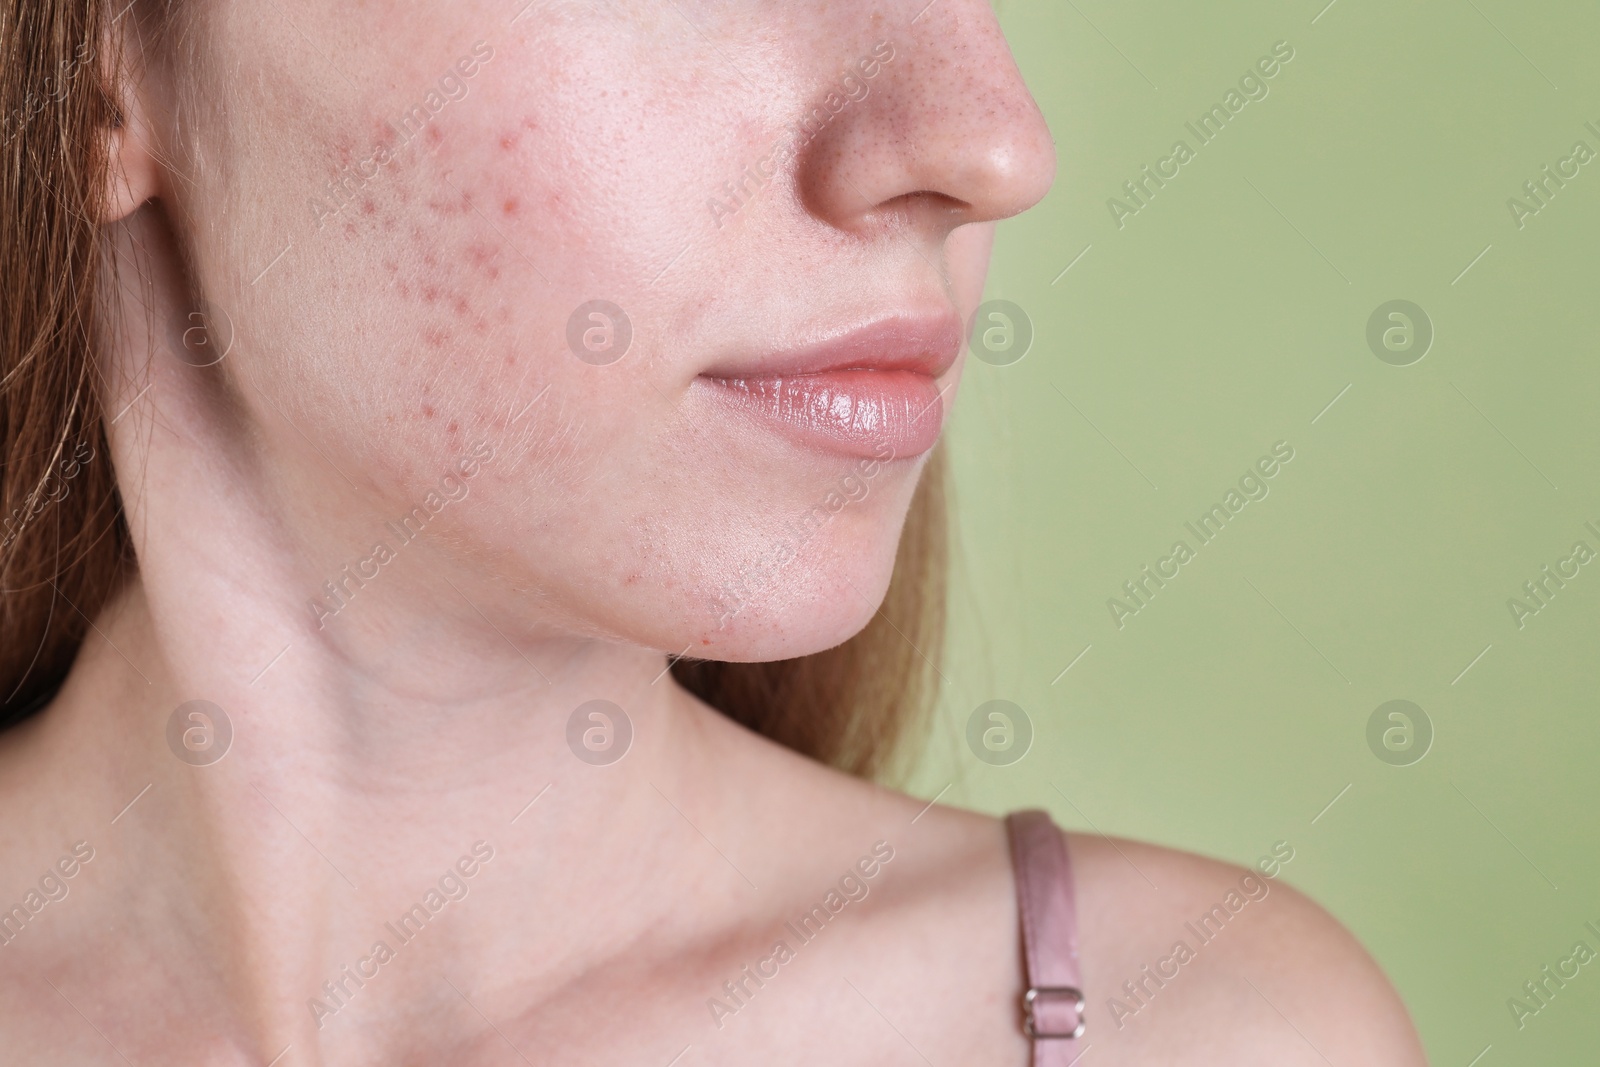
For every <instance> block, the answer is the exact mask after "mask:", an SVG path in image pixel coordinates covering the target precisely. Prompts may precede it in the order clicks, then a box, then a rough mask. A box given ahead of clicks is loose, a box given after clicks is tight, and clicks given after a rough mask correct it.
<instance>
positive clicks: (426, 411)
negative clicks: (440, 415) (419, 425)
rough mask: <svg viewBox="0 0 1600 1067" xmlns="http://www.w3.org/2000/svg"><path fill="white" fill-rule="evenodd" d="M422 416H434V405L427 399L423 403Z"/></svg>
mask: <svg viewBox="0 0 1600 1067" xmlns="http://www.w3.org/2000/svg"><path fill="white" fill-rule="evenodd" d="M422 417H423V418H425V419H431V418H433V405H432V404H429V403H427V402H426V401H424V402H423V405H422Z"/></svg>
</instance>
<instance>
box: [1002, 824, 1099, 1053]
mask: <svg viewBox="0 0 1600 1067" xmlns="http://www.w3.org/2000/svg"><path fill="white" fill-rule="evenodd" d="M1006 832H1007V835H1008V836H1009V837H1010V839H1011V864H1012V867H1013V868H1014V869H1015V871H1016V881H1017V910H1018V912H1019V913H1020V915H1021V918H1022V955H1023V966H1024V973H1025V975H1026V978H1027V982H1028V989H1027V992H1026V993H1024V994H1023V999H1022V1017H1023V1024H1022V1029H1023V1032H1024V1033H1025V1034H1027V1035H1028V1037H1029V1039H1030V1040H1031V1041H1032V1042H1033V1067H1068V1065H1069V1064H1071V1063H1072V1062H1073V1061H1074V1060H1075V1059H1076V1058H1077V1057H1078V1056H1079V1055H1081V1054H1082V1053H1081V1052H1080V1051H1079V1049H1078V1045H1079V1042H1078V1040H1077V1039H1078V1038H1080V1037H1082V1036H1083V1029H1084V1027H1083V1009H1084V1002H1083V984H1082V979H1081V978H1080V976H1079V971H1078V909H1077V904H1076V902H1075V900H1074V894H1073V888H1072V861H1071V859H1069V858H1068V856H1067V844H1066V838H1065V836H1064V835H1063V834H1062V833H1061V830H1060V829H1059V828H1057V826H1056V824H1055V823H1054V822H1052V821H1051V820H1050V816H1049V815H1048V814H1047V813H1045V812H1043V811H1019V812H1013V813H1012V814H1010V815H1008V816H1006Z"/></svg>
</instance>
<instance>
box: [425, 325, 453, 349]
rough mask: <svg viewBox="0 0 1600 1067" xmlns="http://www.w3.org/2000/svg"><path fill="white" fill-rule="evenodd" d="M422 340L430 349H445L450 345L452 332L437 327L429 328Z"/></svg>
mask: <svg viewBox="0 0 1600 1067" xmlns="http://www.w3.org/2000/svg"><path fill="white" fill-rule="evenodd" d="M422 340H423V341H424V342H426V343H427V346H428V347H429V348H443V347H445V345H447V344H449V343H450V331H449V330H441V329H440V328H439V327H437V326H429V327H428V328H427V329H425V330H423V331H422Z"/></svg>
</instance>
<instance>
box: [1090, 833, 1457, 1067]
mask: <svg viewBox="0 0 1600 1067" xmlns="http://www.w3.org/2000/svg"><path fill="white" fill-rule="evenodd" d="M1068 843H1069V848H1070V850H1071V853H1072V856H1073V860H1074V867H1075V872H1076V878H1077V883H1078V905H1079V908H1078V910H1079V917H1080V918H1079V924H1080V935H1079V936H1080V940H1081V953H1082V957H1083V969H1084V985H1085V987H1086V988H1085V994H1086V996H1087V998H1088V1001H1089V1004H1088V1025H1089V1033H1090V1035H1091V1037H1090V1040H1092V1042H1093V1043H1094V1045H1095V1046H1096V1051H1097V1052H1098V1053H1100V1056H1099V1057H1097V1058H1100V1062H1102V1063H1107V1062H1115V1063H1129V1064H1132V1063H1156V1062H1159V1063H1194V1064H1201V1063H1207V1064H1209V1063H1218V1064H1222V1063H1228V1064H1234V1063H1247V1062H1248V1063H1253V1062H1271V1063H1273V1064H1301V1063H1304V1064H1318V1065H1324V1067H1325V1065H1326V1064H1328V1063H1334V1064H1344V1063H1359V1064H1368V1065H1393V1067H1415V1065H1425V1064H1426V1063H1427V1059H1426V1057H1425V1055H1424V1053H1423V1049H1422V1045H1421V1042H1420V1041H1419V1040H1418V1037H1417V1034H1416V1030H1415V1028H1414V1027H1413V1025H1412V1023H1411V1019H1410V1017H1409V1016H1408V1015H1407V1013H1406V1010H1405V1007H1404V1005H1403V1004H1402V1003H1401V1001H1400V998H1399V996H1398V995H1397V994H1396V993H1395V991H1394V988H1393V987H1392V986H1391V985H1390V984H1389V981H1388V979H1387V978H1385V977H1384V975H1383V972H1382V971H1381V970H1379V968H1378V966H1377V964H1376V963H1375V962H1374V961H1373V959H1372V957H1371V956H1369V955H1368V954H1367V952H1366V950H1365V949H1364V948H1362V946H1361V944H1360V942H1358V941H1357V940H1356V939H1355V937H1354V936H1353V935H1352V934H1351V933H1350V932H1349V931H1348V930H1346V929H1345V928H1344V927H1343V926H1342V925H1341V924H1340V923H1339V922H1338V921H1337V920H1335V919H1334V918H1333V917H1332V916H1331V915H1329V914H1328V913H1327V912H1326V911H1324V910H1323V909H1322V908H1321V907H1320V906H1318V905H1317V904H1316V903H1314V902H1313V901H1312V900H1311V899H1310V898H1309V897H1307V896H1305V895H1304V894H1303V893H1300V892H1298V891H1297V890H1295V889H1293V888H1291V887H1290V886H1289V885H1287V884H1286V883H1285V882H1284V880H1283V873H1284V871H1283V868H1284V866H1285V865H1286V864H1289V863H1292V859H1293V853H1294V850H1293V847H1292V846H1291V845H1289V844H1288V843H1286V842H1279V843H1278V844H1277V845H1275V846H1274V850H1273V852H1272V853H1271V854H1269V855H1267V856H1265V857H1263V861H1262V863H1261V865H1260V867H1259V868H1243V867H1236V866H1233V865H1231V864H1226V863H1220V862H1217V861H1215V860H1209V859H1205V858H1203V857H1200V856H1196V855H1193V854H1191V853H1187V852H1181V851H1177V850H1174V849H1167V848H1161V847H1158V846H1155V845H1145V844H1139V843H1136V842H1132V841H1125V840H1120V839H1113V838H1104V837H1099V836H1091V835H1086V834H1069V835H1068ZM1269 875H1271V876H1269Z"/></svg>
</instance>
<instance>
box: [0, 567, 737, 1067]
mask: <svg viewBox="0 0 1600 1067" xmlns="http://www.w3.org/2000/svg"><path fill="white" fill-rule="evenodd" d="M240 584H241V583H238V582H237V580H236V579H234V578H233V577H232V576H228V577H225V578H222V579H218V581H217V583H216V584H215V585H213V586H212V587H210V588H209V589H208V587H207V576H206V574H205V573H204V572H203V571H201V572H191V573H190V574H189V575H188V580H187V581H186V582H185V583H184V585H183V588H181V589H175V588H167V589H163V590H153V589H152V588H151V587H150V585H149V584H148V583H147V582H145V581H144V580H142V579H135V580H133V581H132V582H131V583H130V585H129V586H128V587H127V588H126V590H125V591H124V592H123V593H122V594H121V595H120V596H119V597H118V598H117V600H116V601H115V602H114V604H113V605H112V606H111V607H110V608H109V609H108V610H107V611H106V612H104V613H103V614H102V616H101V617H100V618H99V619H97V621H96V627H95V629H94V630H92V631H91V633H90V636H89V638H88V640H87V642H86V644H85V647H84V651H83V653H82V655H81V657H80V661H79V663H78V664H77V666H76V668H75V669H74V671H73V674H72V676H71V678H70V680H69V683H68V685H67V687H66V688H65V689H64V690H63V692H62V694H61V696H60V697H59V698H58V700H57V701H56V702H55V704H54V705H53V706H52V707H51V708H50V709H49V710H48V711H47V712H45V713H44V715H43V716H42V717H41V718H40V720H38V721H37V722H36V723H34V724H32V725H30V726H29V727H28V728H27V729H26V730H24V731H22V732H21V733H17V734H15V735H14V736H12V737H10V738H8V739H7V745H8V747H9V748H10V750H11V751H10V752H9V753H7V754H6V755H5V756H0V761H3V764H6V765H9V766H8V767H7V771H6V773H7V774H8V775H12V778H11V782H12V785H13V786H15V787H17V788H19V789H25V790H27V792H28V793H29V794H30V795H31V796H32V797H33V798H35V799H34V803H38V798H40V797H43V798H44V802H45V804H47V805H48V814H46V813H45V812H44V811H41V817H40V818H39V819H36V820H35V829H37V830H40V831H41V832H40V833H38V834H32V833H29V834H24V835H23V837H24V840H22V841H20V842H18V844H19V845H20V846H21V851H22V852H23V854H27V853H28V852H29V851H30V848H29V846H30V845H31V846H32V848H33V849H37V850H40V855H43V856H45V858H46V859H50V858H53V855H54V854H53V852H51V850H52V849H54V850H56V851H59V850H60V849H61V848H62V847H64V846H70V845H71V844H72V843H74V842H77V841H80V840H81V841H84V842H87V844H88V845H89V847H90V848H92V849H93V850H94V854H95V859H93V860H91V861H90V862H89V863H87V864H84V870H85V872H87V873H90V874H92V875H93V878H89V879H83V881H82V882H80V885H82V886H83V889H81V890H80V892H79V894H78V895H77V896H76V897H75V898H73V899H72V900H70V901H68V902H66V904H64V905H63V908H65V906H67V905H70V906H72V907H74V908H82V909H85V915H87V914H89V912H90V911H94V912H98V913H99V914H100V915H102V916H104V917H105V919H106V921H108V922H115V923H116V925H117V926H118V928H119V930H120V931H121V933H122V935H123V937H124V938H125V939H126V941H127V943H128V945H129V947H135V948H137V949H138V950H139V951H140V953H141V954H142V955H145V956H147V957H150V958H151V962H152V963H154V964H155V965H156V966H159V967H161V968H162V969H163V970H164V971H165V972H166V973H171V974H175V975H179V976H183V975H187V976H188V977H187V978H184V977H180V978H179V979H177V981H178V984H179V986H180V987H181V986H184V985H186V984H188V983H193V985H194V988H193V989H192V990H188V991H187V993H188V995H189V996H191V997H193V998H194V999H195V1000H196V1002H197V1004H198V1005H199V1011H200V1013H201V1014H202V1015H204V1016H205V1017H206V1018H207V1019H208V1020H210V1021H212V1022H213V1023H214V1022H216V1021H218V1020H226V1021H228V1022H229V1023H231V1024H232V1025H235V1026H237V1027H239V1028H241V1029H242V1030H243V1031H245V1032H244V1033H241V1034H240V1035H239V1036H238V1038H237V1039H236V1040H238V1041H240V1042H241V1043H242V1044H243V1045H245V1046H248V1047H250V1048H252V1049H255V1048H256V1047H257V1046H258V1045H260V1046H261V1047H265V1045H267V1044H271V1043H273V1042H277V1043H279V1044H280V1045H283V1044H295V1045H296V1046H297V1047H299V1048H301V1049H303V1050H306V1051H307V1052H309V1050H310V1049H312V1048H315V1047H319V1046H320V1047H323V1048H324V1049H326V1050H328V1054H329V1055H330V1056H336V1053H335V1052H334V1051H333V1050H336V1049H338V1048H339V1045H340V1042H341V1040H346V1038H343V1037H342V1035H340V1034H338V1032H337V1027H338V1026H339V1025H340V1024H341V1023H344V1024H348V1022H349V1020H350V1019H351V1018H352V1017H360V1016H363V1015H365V1016H367V1017H368V1019H369V1020H370V1019H373V1018H382V1019H384V1020H385V1025H387V1026H389V1027H390V1030H389V1031H388V1032H389V1033H390V1034H391V1035H393V1034H400V1033H404V1032H405V1027H404V1025H400V1020H403V1019H404V1018H405V1017H406V1016H407V1015H408V1014H409V1013H414V1012H418V1011H422V1012H424V1013H425V1012H426V1011H427V1010H430V1007H432V1006H437V1003H438V998H439V996H440V995H441V991H443V995H447V996H449V995H454V994H452V993H451V991H450V987H449V986H445V985H441V984H440V982H441V979H443V978H447V977H448V978H449V979H450V980H451V981H452V982H454V983H455V984H456V986H458V987H460V990H459V991H461V992H463V993H465V992H467V991H468V990H472V989H478V990H481V991H483V995H485V996H491V995H492V992H491V990H492V988H493V987H495V986H496V985H497V984H498V983H514V984H519V985H522V986H523V987H526V985H527V984H528V983H530V982H532V983H533V984H535V985H543V984H547V983H548V984H552V985H555V984H560V983H561V982H563V981H566V980H570V979H571V978H573V977H574V976H575V975H576V974H577V973H579V970H580V969H581V968H583V967H587V966H592V965H593V964H594V963H595V962H596V961H599V960H604V959H605V958H606V955H607V946H611V947H613V948H614V949H615V951H617V952H619V953H620V952H621V951H623V949H624V948H625V947H626V946H628V945H631V944H636V943H638V942H641V941H648V940H649V938H650V936H651V933H650V932H651V930H652V929H653V928H654V929H657V930H664V929H669V928H676V929H681V926H682V921H683V920H682V919H681V918H679V917H677V916H676V915H674V913H673V909H674V904H673V902H674V901H676V900H681V899H682V895H683V894H686V893H688V892H691V891H694V892H703V890H695V889H692V888H691V887H695V886H703V885H704V884H706V883H707V882H708V881H709V882H710V883H711V884H714V885H720V886H722V891H725V892H727V893H729V901H730V903H731V902H732V901H733V900H734V899H735V898H736V897H738V896H739V891H740V890H742V889H743V887H742V886H738V885H736V884H735V882H734V881H731V880H730V879H729V877H728V875H729V872H728V870H727V868H726V866H725V862H724V861H723V860H722V859H721V858H719V857H718V855H717V853H716V852H715V851H714V850H710V849H708V850H705V851H704V852H703V853H694V852H690V853H688V854H685V853H684V851H683V850H682V849H681V847H676V846H674V847H672V848H671V849H670V851H669V848H668V845H667V842H668V841H669V840H676V838H675V835H673V834H667V833H664V832H663V831H664V829H671V828H673V827H676V828H678V829H681V827H677V824H678V823H679V822H680V821H681V820H682V819H683V818H684V817H685V816H683V815H682V814H681V812H682V811H695V810H696V809H702V808H706V807H714V806H715V805H717V804H721V803H723V802H722V801H719V800H716V799H714V798H713V795H712V792H713V791H714V790H717V789H719V788H724V787H725V786H726V784H727V783H726V782H725V781H723V779H721V778H719V777H718V776H717V775H712V774H707V773H705V770H706V768H707V767H708V766H709V765H710V764H711V763H712V762H713V761H717V762H725V761H723V760H722V759H721V756H720V755H719V749H720V748H722V747H723V746H725V745H728V744H740V743H748V742H747V741H745V740H743V739H742V738H741V737H740V736H738V731H737V730H736V729H735V728H733V727H731V726H730V725H729V724H726V723H724V722H722V721H721V720H720V717H718V716H716V715H715V714H714V713H709V712H708V711H706V709H704V708H703V707H702V706H700V705H698V704H697V703H696V702H695V701H693V700H692V699H691V698H689V697H688V696H687V695H686V694H685V693H683V691H682V690H681V689H679V688H678V687H676V686H675V684H674V683H673V682H672V680H671V678H670V676H668V675H666V674H665V667H666V664H665V661H664V658H663V657H662V656H660V655H659V654H651V653H648V652H645V651H640V650H635V649H626V648H621V647H618V646H614V645H606V644H602V643H599V642H571V641H568V642H562V643H559V644H558V643H555V642H551V643H547V644H543V645H526V644H523V645H522V646H521V647H518V648H512V647H510V644H509V642H508V641H506V640H504V639H502V638H500V637H497V636H496V635H495V634H494V632H493V630H492V629H489V632H488V633H484V632H482V631H483V630H484V629H488V628H486V627H482V626H481V625H480V626H479V627H472V626H459V627H456V628H454V629H452V628H451V627H449V626H447V625H445V620H444V617H443V613H441V616H440V617H433V618H426V617H424V618H413V619H412V620H411V621H410V623H409V624H408V625H397V624H396V622H395V620H393V619H391V620H389V622H388V626H387V629H388V633H389V635H390V636H389V640H390V641H391V642H392V644H391V645H389V646H386V647H385V650H384V651H385V655H384V656H383V657H382V658H381V659H379V660H377V661H369V662H360V663H357V662H352V661H351V660H350V659H349V658H348V656H349V652H348V645H346V646H344V647H341V648H340V649H338V650H332V649H329V648H327V647H324V646H323V645H321V644H319V643H318V642H316V641H313V640H309V639H303V640H301V641H300V642H299V643H298V644H291V645H290V647H289V649H288V651H287V652H281V653H280V649H281V648H282V646H281V645H280V646H279V647H278V648H272V647H270V642H264V641H263V639H262V637H261V635H262V634H270V633H274V632H277V631H275V629H274V627H273V626H272V625H271V623H272V622H273V621H274V620H273V619H272V617H271V612H270V611H264V612H263V611H261V610H260V609H259V607H258V605H254V604H252V603H250V602H249V601H248V600H244V601H241V600H239V599H233V600H227V599H224V598H223V597H221V596H219V595H217V594H218V591H219V587H222V586H237V585H240ZM224 603H226V604H227V607H226V609H225V610H224V609H220V608H211V609H208V608H207V607H205V605H207V604H211V605H221V604H224ZM342 621H343V622H347V623H348V622H354V619H353V618H347V619H344V620H342ZM257 646H259V647H262V648H264V649H265V652H266V655H265V657H264V658H263V659H262V660H261V661H260V662H256V661H250V660H245V659H243V658H242V657H241V656H240V654H239V650H241V649H245V648H253V647H257ZM530 661H531V662H530ZM533 663H536V664H538V665H539V666H538V667H537V668H536V669H535V668H534V667H533V666H532V664H533ZM597 699H598V700H605V701H610V702H611V703H612V704H614V705H616V706H617V707H619V708H621V709H624V714H625V716H626V724H627V725H626V726H624V722H623V720H621V719H620V718H618V717H617V716H616V715H614V714H611V713H609V709H604V708H602V709H600V710H601V712H602V717H600V718H590V717H587V714H586V715H585V716H584V717H582V720H581V726H580V727H579V728H578V729H577V731H576V734H574V730H573V728H572V727H571V725H570V724H571V722H572V720H573V715H574V712H575V711H576V710H578V709H580V707H582V706H584V705H586V704H587V703H588V702H590V701H593V700H597ZM196 700H203V701H206V702H207V703H208V704H209V705H214V707H207V706H202V705H191V704H190V702H191V701H196ZM180 708H185V709H186V710H184V711H182V712H179V710H178V709H180ZM219 709H220V712H219ZM590 710H594V709H593V708H591V709H590ZM175 713H178V718H179V720H180V721H179V725H178V726H176V727H174V726H172V719H173V717H174V714H175ZM192 713H198V714H199V715H201V716H203V718H195V717H193V714H192ZM628 728H631V734H632V736H631V741H623V740H622V738H621V735H622V734H623V733H625V732H627V729H628ZM230 729H231V741H227V742H226V750H225V752H222V753H221V755H220V758H219V757H218V752H219V749H220V746H221V745H222V743H223V742H222V740H221V739H222V738H224V737H225V736H226V734H227V732H228V731H229V730H230ZM185 731H188V732H189V733H190V736H189V737H188V738H187V739H185V737H184V732H185ZM596 731H597V732H596ZM607 731H610V733H609V735H608V734H607ZM586 732H588V733H589V737H587V738H585V737H584V734H585V733H586ZM574 738H575V739H574ZM608 740H609V741H610V742H611V743H612V744H613V745H622V744H626V745H627V750H626V754H625V755H624V756H623V757H622V758H621V759H619V760H616V761H615V762H608V753H607V752H606V751H605V744H606V742H607V741H608ZM586 741H587V744H586V743H585V742H586ZM208 746H209V747H208ZM614 751H615V750H613V753H612V754H614ZM7 791H8V792H10V790H9V789H8V790H7ZM675 809H677V810H675ZM33 810H40V809H38V808H35V809H33ZM45 827H48V829H49V831H50V832H44V828H45ZM55 837H60V838H61V841H59V842H56V841H55ZM677 845H681V841H677ZM469 871H470V872H471V873H470V874H469V873H468V872H469ZM552 872H561V876H560V878H559V879H552V877H551V874H552ZM641 882H647V883H648V884H650V885H651V886H652V888H653V890H654V891H653V892H652V893H651V894H649V895H648V896H643V897H642V896H641V895H640V894H639V893H638V891H637V886H638V885H639V884H640V883H641ZM680 891H681V892H680ZM652 901H653V902H654V904H653V905H652ZM419 905H420V906H421V908H422V910H421V911H418V910H417V907H418V906H419ZM430 906H433V907H431V908H430ZM710 914H715V909H711V911H710ZM123 915H133V916H136V918H135V919H134V920H133V921H132V922H128V921H125V920H124V921H120V922H119V921H117V919H116V917H117V916H123ZM41 918H42V919H44V920H46V922H45V923H44V924H39V925H48V922H49V920H51V919H54V918H57V916H50V915H41ZM530 924H531V925H530ZM424 928H426V929H425V930H424ZM512 929H517V930H518V931H519V932H520V933H521V934H523V935H527V934H529V933H532V934H533V935H534V937H533V940H534V941H535V942H536V943H537V944H538V946H539V951H538V952H537V953H535V954H531V955H527V956H524V957H522V958H517V959H506V958H504V957H503V955H502V947H503V946H504V945H507V944H511V943H514V942H517V941H519V940H521V941H523V942H524V943H526V939H525V937H517V936H511V935H510V931H511V930H512ZM419 931H423V932H421V933H419ZM60 932H61V931H57V933H60ZM25 933H28V934H32V933H35V931H34V930H31V929H30V930H28V931H25ZM379 944H382V945H384V946H385V949H384V950H383V952H382V953H380V954H385V955H392V957H393V959H385V960H382V961H379V960H377V959H376V958H375V955H374V950H375V949H376V948H377V946H378V945H379ZM347 968H353V970H347ZM363 974H364V975H366V977H365V978H362V977H361V976H362V975H363ZM351 975H354V976H355V977H351ZM202 976H205V977H204V979H203V980H202ZM380 988H381V989H382V992H381V993H380V992H379V989H380ZM374 994H377V995H374ZM469 995H475V994H469ZM341 1016H343V1018H341ZM330 1029H332V1031H333V1032H332V1033H331V1034H330V1033H329V1031H330ZM358 1032H359V1028H358V1027H350V1030H349V1037H348V1038H347V1040H349V1041H352V1042H356V1043H357V1044H356V1045H352V1046H351V1048H352V1050H353V1049H354V1048H355V1047H359V1040H360V1039H358V1038H357V1037H356V1034H357V1033H358ZM299 1062H316V1061H315V1059H314V1058H310V1057H308V1058H305V1059H302V1060H300V1061H299Z"/></svg>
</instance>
